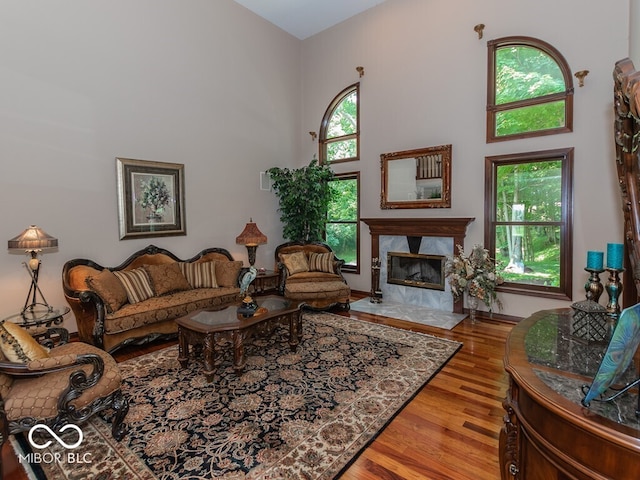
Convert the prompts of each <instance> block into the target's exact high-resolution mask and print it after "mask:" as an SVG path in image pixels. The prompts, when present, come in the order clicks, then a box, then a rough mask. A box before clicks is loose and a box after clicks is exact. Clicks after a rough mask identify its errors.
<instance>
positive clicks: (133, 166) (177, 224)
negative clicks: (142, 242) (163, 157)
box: [116, 157, 187, 240]
mask: <svg viewBox="0 0 640 480" xmlns="http://www.w3.org/2000/svg"><path fill="white" fill-rule="evenodd" d="M116 170H117V182H118V221H119V224H120V240H127V239H131V238H145V237H162V236H170V235H186V234H187V230H186V221H185V210H184V164H181V163H167V162H154V161H149V160H136V159H131V158H120V157H117V158H116Z"/></svg>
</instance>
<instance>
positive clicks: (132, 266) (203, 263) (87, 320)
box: [62, 245, 242, 353]
mask: <svg viewBox="0 0 640 480" xmlns="http://www.w3.org/2000/svg"><path fill="white" fill-rule="evenodd" d="M241 270H242V262H241V261H235V260H234V259H233V257H232V256H231V254H230V253H229V252H228V251H227V250H225V249H224V248H207V249H205V250H202V251H201V252H200V253H198V254H197V255H196V256H194V257H193V258H190V259H188V260H181V259H179V258H178V257H176V256H175V255H174V254H173V253H171V252H169V251H168V250H164V249H162V248H158V247H156V246H154V245H150V246H148V247H146V248H145V249H143V250H139V251H137V252H135V253H134V254H133V255H131V256H130V257H129V258H128V259H127V260H125V261H124V262H123V263H122V264H121V265H119V266H117V267H103V266H101V265H99V264H98V263H96V262H94V261H92V260H88V259H82V258H78V259H74V260H69V261H68V262H66V263H65V265H64V267H63V270H62V285H63V290H64V295H65V298H66V299H67V302H68V303H69V305H70V307H71V309H72V311H73V313H74V315H75V318H76V323H77V325H78V335H79V337H80V340H82V341H83V342H87V343H91V344H93V345H95V346H97V347H100V348H102V349H104V350H106V351H108V352H111V353H112V352H114V351H115V350H117V349H118V348H121V347H123V346H125V345H130V344H135V345H141V344H143V343H146V342H149V341H152V340H155V339H158V338H170V337H172V336H175V335H176V334H177V331H178V328H177V325H176V323H175V321H174V320H175V319H176V318H178V317H181V316H183V315H186V314H188V313H190V312H192V311H194V310H198V309H202V308H217V307H224V306H227V305H232V304H233V303H236V302H238V301H239V300H240V288H239V283H238V278H239V276H240V272H241Z"/></svg>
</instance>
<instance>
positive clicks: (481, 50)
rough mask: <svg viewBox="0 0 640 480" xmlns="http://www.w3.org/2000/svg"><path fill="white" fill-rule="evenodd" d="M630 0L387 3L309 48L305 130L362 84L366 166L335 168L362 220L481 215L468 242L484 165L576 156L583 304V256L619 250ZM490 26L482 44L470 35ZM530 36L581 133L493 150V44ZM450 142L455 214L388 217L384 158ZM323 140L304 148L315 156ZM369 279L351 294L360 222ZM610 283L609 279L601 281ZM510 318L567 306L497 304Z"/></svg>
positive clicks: (524, 301) (577, 294) (577, 277)
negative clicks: (570, 102)
mask: <svg viewBox="0 0 640 480" xmlns="http://www.w3.org/2000/svg"><path fill="white" fill-rule="evenodd" d="M628 15H629V1H620V2H604V1H599V2H584V1H582V0H563V1H561V2H557V1H555V0H540V1H537V2H531V1H525V0H516V1H514V0H485V1H482V2H478V1H477V0H458V1H456V2H451V1H449V0H429V1H425V0H387V1H386V2H384V3H382V4H381V5H378V6H377V7H375V8H373V9H371V10H368V11H366V12H364V13H362V14H360V15H358V16H357V17H354V18H352V19H350V20H347V21H345V22H343V23H341V24H339V25H337V26H335V27H334V28H332V29H330V30H327V31H324V32H322V33H319V34H318V35H315V36H314V37H311V38H309V39H307V40H305V41H304V46H303V56H302V58H303V60H302V63H303V68H302V71H303V114H302V122H301V125H300V132H301V133H300V136H303V135H302V133H303V132H304V133H306V132H307V131H310V130H314V131H318V129H319V124H320V120H321V118H322V115H323V114H324V111H325V109H326V107H327V105H328V103H329V102H330V101H331V100H332V99H333V97H334V96H335V95H336V94H337V93H338V92H340V91H341V90H342V89H343V88H344V87H346V86H347V85H350V84H352V83H354V82H356V81H358V75H357V72H356V70H355V67H356V66H358V65H361V66H363V67H364V70H365V75H364V77H362V78H361V79H360V82H361V85H360V92H361V94H360V114H361V129H362V134H361V160H360V161H359V162H351V163H343V164H336V165H335V166H334V170H335V171H336V172H347V171H354V170H360V171H361V172H362V173H361V182H362V185H361V193H362V204H361V205H362V211H361V216H362V217H442V216H443V217H451V216H454V217H467V216H471V217H475V218H476V220H475V222H474V223H472V224H471V225H470V228H469V231H468V236H467V245H473V244H474V243H482V242H483V236H484V233H483V232H484V226H483V222H484V218H483V215H484V213H483V212H484V158H485V156H489V155H499V154H505V153H512V152H526V151H537V150H547V149H552V148H562V147H575V174H574V195H575V196H574V223H573V226H574V245H573V248H574V252H573V263H574V271H573V283H574V288H573V290H574V295H573V299H574V301H578V300H583V299H584V289H583V285H584V282H585V280H586V278H587V277H586V275H585V272H584V270H583V268H584V266H585V264H586V252H587V250H604V249H605V248H606V243H607V242H622V240H623V239H622V214H621V207H620V197H619V193H618V187H617V182H616V178H615V168H614V158H615V155H614V146H613V139H612V132H613V128H612V122H613V115H612V86H613V81H612V72H613V67H614V63H615V62H616V61H617V60H619V59H621V58H624V57H627V56H628V55H629V24H628V22H627V21H626V20H625V19H626V18H627V17H628ZM479 23H484V24H485V25H486V28H485V30H484V37H483V39H482V40H479V39H478V35H477V34H476V32H474V30H473V27H474V26H475V25H476V24H479ZM510 35H527V36H532V37H537V38H540V39H542V40H545V41H547V42H549V43H550V44H552V45H553V46H555V47H556V48H557V49H558V50H559V51H560V52H561V53H562V54H563V55H564V57H565V58H566V60H567V62H568V63H569V66H570V67H571V70H572V71H573V72H575V71H578V70H583V69H587V70H589V71H590V73H589V75H588V76H587V78H586V81H585V86H584V87H582V88H579V87H578V86H577V80H576V81H575V101H574V131H573V132H572V133H568V134H563V135H553V136H547V137H539V138H534V139H528V140H519V141H510V142H501V143H496V144H487V143H486V142H485V106H486V78H487V71H486V70H487V46H486V42H487V40H491V39H495V38H500V37H505V36H510ZM448 143H451V144H453V161H452V207H451V208H450V209H421V210H396V211H392V210H381V209H380V207H379V196H380V159H379V158H380V157H379V156H380V154H381V153H386V152H394V151H398V150H409V149H414V148H420V147H428V146H433V145H442V144H448ZM316 152H317V143H312V142H310V141H307V142H306V143H305V142H303V155H302V156H303V157H306V158H311V156H312V155H313V154H314V153H316ZM361 238H362V248H361V254H362V256H361V259H362V273H361V274H360V275H349V277H348V280H349V283H350V285H351V286H352V288H355V289H358V290H364V291H368V290H369V288H370V263H369V259H370V254H371V252H370V250H371V245H370V238H369V232H368V228H367V227H366V225H364V224H363V225H362V236H361ZM603 280H604V278H603ZM501 299H502V301H503V303H504V310H503V313H505V314H509V315H517V316H526V315H529V314H531V313H532V312H533V311H536V310H540V309H542V308H555V307H565V306H567V305H568V302H558V301H551V300H547V299H542V298H534V297H524V296H518V295H501Z"/></svg>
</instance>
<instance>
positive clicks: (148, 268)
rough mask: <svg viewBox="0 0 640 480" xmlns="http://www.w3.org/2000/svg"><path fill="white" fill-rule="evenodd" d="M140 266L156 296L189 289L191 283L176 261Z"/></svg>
mask: <svg viewBox="0 0 640 480" xmlns="http://www.w3.org/2000/svg"><path fill="white" fill-rule="evenodd" d="M142 268H144V271H145V272H147V275H148V276H149V280H150V281H151V287H152V288H153V291H154V293H155V294H156V295H157V296H158V297H159V296H160V295H165V294H167V293H172V292H181V291H183V290H191V285H189V282H188V281H187V279H186V278H185V277H184V275H183V274H182V270H181V269H180V265H178V262H173V263H164V264H160V265H143V266H142Z"/></svg>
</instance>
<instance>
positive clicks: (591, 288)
mask: <svg viewBox="0 0 640 480" xmlns="http://www.w3.org/2000/svg"><path fill="white" fill-rule="evenodd" d="M585 270H586V271H587V272H589V280H587V283H585V284H584V289H585V291H586V293H587V300H593V301H594V302H596V303H598V300H599V299H600V295H602V292H603V291H604V286H603V285H602V283H601V282H600V274H601V273H602V272H604V270H603V269H593V268H588V267H587V268H585Z"/></svg>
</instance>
